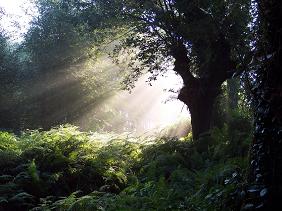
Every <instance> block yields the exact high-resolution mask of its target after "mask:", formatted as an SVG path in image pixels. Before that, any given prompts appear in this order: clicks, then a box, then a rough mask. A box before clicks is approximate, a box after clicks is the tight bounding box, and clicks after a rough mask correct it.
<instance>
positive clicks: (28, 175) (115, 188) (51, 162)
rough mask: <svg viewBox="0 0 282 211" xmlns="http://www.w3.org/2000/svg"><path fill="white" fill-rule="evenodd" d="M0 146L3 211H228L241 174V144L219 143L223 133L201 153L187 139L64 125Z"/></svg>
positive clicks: (9, 138) (4, 137)
mask: <svg viewBox="0 0 282 211" xmlns="http://www.w3.org/2000/svg"><path fill="white" fill-rule="evenodd" d="M242 133H244V134H245V135H239V136H238V139H240V140H244V142H248V140H249V138H248V135H247V134H248V131H245V132H244V131H242ZM0 139H1V142H0V150H1V151H0V156H1V161H5V162H0V169H1V175H0V192H1V200H0V207H1V209H5V210H16V209H19V208H20V209H21V210H27V209H32V210H222V209H224V210H228V209H230V210H232V209H233V208H234V207H236V206H237V204H236V203H238V201H239V199H238V197H237V195H238V190H239V189H240V186H241V184H242V183H243V181H244V179H243V175H244V172H245V169H246V152H242V153H238V152H239V151H240V149H241V147H242V143H241V142H238V143H234V144H232V143H231V142H229V141H227V140H228V134H227V132H226V130H225V129H222V130H220V129H216V130H214V132H212V137H210V138H207V140H205V141H208V143H209V148H208V151H205V152H203V151H201V147H200V146H199V143H200V142H193V141H192V139H191V136H187V137H184V138H182V139H181V140H179V139H177V138H152V137H147V138H144V137H140V138H130V137H127V136H124V137H122V136H117V135H116V136H109V135H108V134H104V135H103V134H97V133H84V132H80V131H78V130H77V128H76V127H74V126H70V125H67V126H61V127H57V128H53V129H51V130H50V131H45V132H44V131H42V132H40V131H26V132H23V133H22V135H21V136H19V137H17V136H14V135H12V134H9V133H7V132H1V133H0ZM236 191H237V192H236ZM231 196H232V197H233V199H232V198H231Z"/></svg>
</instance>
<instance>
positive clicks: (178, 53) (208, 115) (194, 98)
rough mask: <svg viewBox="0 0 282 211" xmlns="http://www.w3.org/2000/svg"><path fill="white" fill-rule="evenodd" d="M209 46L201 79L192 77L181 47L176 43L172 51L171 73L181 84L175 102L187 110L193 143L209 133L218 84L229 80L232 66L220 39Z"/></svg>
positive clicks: (227, 48)
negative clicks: (207, 59)
mask: <svg viewBox="0 0 282 211" xmlns="http://www.w3.org/2000/svg"><path fill="white" fill-rule="evenodd" d="M213 46H214V48H213V49H214V52H213V57H212V58H211V59H210V61H209V63H208V65H205V66H204V67H201V68H203V69H204V71H203V72H207V74H205V75H203V76H202V77H195V76H194V75H193V74H192V71H193V68H191V66H190V65H191V60H190V58H189V57H188V56H187V54H188V52H187V49H186V47H185V45H184V44H183V43H177V45H176V46H175V47H174V48H173V51H172V55H173V57H174V59H175V62H174V71H175V72H176V73H178V74H179V75H180V76H181V77H182V79H183V83H184V87H183V88H182V89H181V91H180V93H179V96H178V98H179V99H180V100H181V101H182V102H184V103H185V104H186V105H187V106H188V108H189V111H190V114H191V122H192V133H193V138H194V139H198V138H199V136H200V134H202V133H206V132H208V131H209V130H210V128H211V120H212V113H213V105H214V102H215V99H216V97H217V96H218V95H219V93H220V89H221V84H222V83H223V82H224V81H225V80H226V79H227V78H229V77H230V76H231V75H230V71H231V70H232V68H233V66H234V64H233V62H232V61H231V56H230V51H231V50H230V46H229V43H228V42H227V41H226V40H225V39H224V37H220V39H219V40H217V41H214V42H213Z"/></svg>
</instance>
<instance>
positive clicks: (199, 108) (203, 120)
mask: <svg viewBox="0 0 282 211" xmlns="http://www.w3.org/2000/svg"><path fill="white" fill-rule="evenodd" d="M191 86H193V87H191ZM219 90H220V86H219V87H217V88H212V86H207V85H206V83H204V82H199V83H192V84H190V85H189V88H188V87H187V86H184V87H183V88H182V89H181V91H180V93H179V96H178V98H179V99H180V100H181V101H182V102H184V103H185V104H186V105H187V106H188V108H189V111H190V114H191V123H192V134H193V138H194V139H195V140H197V139H199V137H200V135H201V134H205V133H207V132H209V130H210V128H211V122H212V114H213V105H214V102H215V99H216V97H217V95H218V93H219Z"/></svg>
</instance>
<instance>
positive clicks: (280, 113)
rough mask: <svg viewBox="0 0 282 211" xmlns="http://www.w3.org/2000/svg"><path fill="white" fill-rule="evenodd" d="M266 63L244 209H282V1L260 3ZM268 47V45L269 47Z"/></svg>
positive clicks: (258, 93) (259, 80)
mask: <svg viewBox="0 0 282 211" xmlns="http://www.w3.org/2000/svg"><path fill="white" fill-rule="evenodd" d="M258 5H259V14H260V18H261V23H263V25H262V26H261V28H262V29H263V30H262V31H263V32H264V33H263V34H262V36H261V37H260V38H261V39H263V40H259V43H260V44H262V45H263V47H264V50H265V49H266V51H264V52H260V53H262V54H264V57H263V58H264V60H263V62H262V63H263V64H262V65H261V67H260V68H259V69H258V71H257V75H258V78H257V80H256V83H257V85H256V89H255V91H256V94H255V102H254V104H255V134H254V141H253V144H252V146H251V168H250V172H249V187H248V188H247V193H248V194H247V198H246V203H245V206H244V207H249V208H253V209H255V210H258V209H260V210H281V202H282V84H281V81H282V73H281V72H282V68H281V61H282V53H281V48H282V44H281V43H282V30H281V29H282V17H281V14H282V2H281V1H280V0H274V1H269V0H258ZM265 44H266V45H265Z"/></svg>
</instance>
